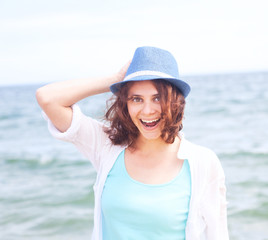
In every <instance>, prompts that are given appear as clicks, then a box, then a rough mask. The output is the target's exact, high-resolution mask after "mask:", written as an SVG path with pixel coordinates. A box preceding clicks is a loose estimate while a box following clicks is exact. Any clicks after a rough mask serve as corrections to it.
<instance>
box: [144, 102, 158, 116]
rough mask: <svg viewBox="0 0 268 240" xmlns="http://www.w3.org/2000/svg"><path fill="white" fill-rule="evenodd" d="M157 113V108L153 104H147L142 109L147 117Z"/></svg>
mask: <svg viewBox="0 0 268 240" xmlns="http://www.w3.org/2000/svg"><path fill="white" fill-rule="evenodd" d="M154 112H155V108H154V106H153V103H152V102H145V103H144V105H143V108H142V113H143V114H145V115H150V114H152V113H154Z"/></svg>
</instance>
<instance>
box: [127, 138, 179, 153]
mask: <svg viewBox="0 0 268 240" xmlns="http://www.w3.org/2000/svg"><path fill="white" fill-rule="evenodd" d="M179 143H180V139H179V138H178V137H177V138H176V139H175V141H174V143H172V144H170V143H166V142H165V141H164V140H163V139H162V138H158V139H153V140H148V139H144V138H142V137H141V136H139V137H138V138H137V140H136V142H135V144H134V145H133V146H132V147H131V148H132V149H133V150H134V151H139V152H143V153H144V154H150V153H157V152H164V151H167V150H169V149H173V148H174V147H175V149H177V147H176V146H178V145H179Z"/></svg>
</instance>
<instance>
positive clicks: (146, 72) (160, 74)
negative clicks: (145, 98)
mask: <svg viewBox="0 0 268 240" xmlns="http://www.w3.org/2000/svg"><path fill="white" fill-rule="evenodd" d="M146 75H147V76H148V75H155V76H158V77H160V78H174V77H173V76H171V75H169V74H166V73H163V72H158V71H149V70H145V71H138V72H134V73H131V74H129V75H127V76H126V77H125V78H124V81H127V80H129V79H131V78H134V77H139V76H146Z"/></svg>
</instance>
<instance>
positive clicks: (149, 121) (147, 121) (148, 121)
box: [141, 119, 159, 123]
mask: <svg viewBox="0 0 268 240" xmlns="http://www.w3.org/2000/svg"><path fill="white" fill-rule="evenodd" d="M158 120H159V119H154V120H141V121H143V122H144V123H153V122H156V121H158Z"/></svg>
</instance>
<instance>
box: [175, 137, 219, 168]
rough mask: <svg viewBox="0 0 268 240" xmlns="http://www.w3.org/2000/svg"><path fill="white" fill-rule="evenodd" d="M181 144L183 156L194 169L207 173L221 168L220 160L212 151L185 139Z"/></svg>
mask: <svg viewBox="0 0 268 240" xmlns="http://www.w3.org/2000/svg"><path fill="white" fill-rule="evenodd" d="M181 143H182V145H181V147H182V149H181V153H182V154H181V156H183V158H184V159H188V161H189V163H190V164H191V165H192V168H195V169H199V170H200V169H204V170H205V171H207V170H215V169H220V168H221V163H220V160H219V158H218V156H217V155H216V153H215V152H214V151H213V150H212V149H210V148H208V147H205V146H202V145H199V144H196V143H193V142H191V141H189V140H187V139H185V138H183V140H182V142H181ZM179 156H180V155H179Z"/></svg>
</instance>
